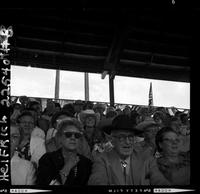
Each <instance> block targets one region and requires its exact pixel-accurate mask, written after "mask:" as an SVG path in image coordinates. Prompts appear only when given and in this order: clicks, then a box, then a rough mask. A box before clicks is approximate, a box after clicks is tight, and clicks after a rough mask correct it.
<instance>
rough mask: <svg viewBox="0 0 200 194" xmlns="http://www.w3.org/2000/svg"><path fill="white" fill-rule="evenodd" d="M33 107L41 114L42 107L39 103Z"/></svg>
mask: <svg viewBox="0 0 200 194" xmlns="http://www.w3.org/2000/svg"><path fill="white" fill-rule="evenodd" d="M32 108H33V109H34V110H35V111H36V112H37V114H38V115H40V114H41V111H42V107H41V106H40V105H39V104H36V105H34V106H33V107H32Z"/></svg>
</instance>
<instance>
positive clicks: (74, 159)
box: [61, 154, 80, 175]
mask: <svg viewBox="0 0 200 194" xmlns="http://www.w3.org/2000/svg"><path fill="white" fill-rule="evenodd" d="M79 160H80V159H79V157H78V156H77V155H74V154H69V156H68V157H67V158H65V165H64V167H63V168H62V170H61V173H64V174H65V175H68V174H69V172H70V170H71V169H72V168H73V167H74V166H76V165H77V163H78V162H79Z"/></svg>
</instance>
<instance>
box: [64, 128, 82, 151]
mask: <svg viewBox="0 0 200 194" xmlns="http://www.w3.org/2000/svg"><path fill="white" fill-rule="evenodd" d="M80 137H82V134H81V133H80V131H79V130H78V129H77V128H76V127H75V126H73V125H69V126H67V127H64V128H63V129H62V136H61V144H62V146H63V148H64V149H66V150H69V151H76V150H77V147H78V144H79V139H80Z"/></svg>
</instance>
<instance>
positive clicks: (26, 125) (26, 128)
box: [19, 115, 34, 135]
mask: <svg viewBox="0 0 200 194" xmlns="http://www.w3.org/2000/svg"><path fill="white" fill-rule="evenodd" d="M19 126H20V128H21V129H22V130H23V133H24V135H30V134H31V132H32V131H33V129H34V118H33V117H31V116H29V115H25V116H23V117H21V119H20V123H19Z"/></svg>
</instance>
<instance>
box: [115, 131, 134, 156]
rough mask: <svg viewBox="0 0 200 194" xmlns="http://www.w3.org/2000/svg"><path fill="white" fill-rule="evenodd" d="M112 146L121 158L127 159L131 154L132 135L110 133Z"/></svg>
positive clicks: (121, 132)
mask: <svg viewBox="0 0 200 194" xmlns="http://www.w3.org/2000/svg"><path fill="white" fill-rule="evenodd" d="M111 135H112V144H113V145H114V149H115V150H116V151H117V153H118V154H119V156H120V157H121V158H127V157H128V156H130V155H131V154H132V152H133V144H134V135H133V133H132V132H127V131H116V132H112V134H111Z"/></svg>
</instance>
